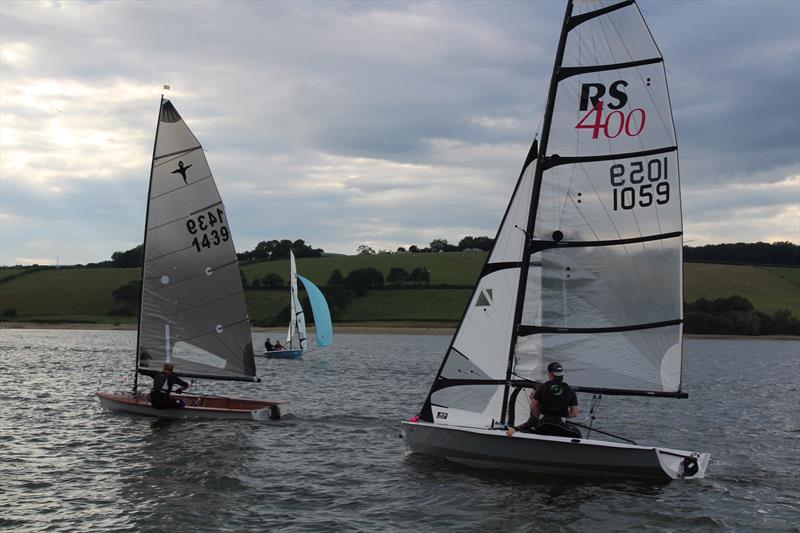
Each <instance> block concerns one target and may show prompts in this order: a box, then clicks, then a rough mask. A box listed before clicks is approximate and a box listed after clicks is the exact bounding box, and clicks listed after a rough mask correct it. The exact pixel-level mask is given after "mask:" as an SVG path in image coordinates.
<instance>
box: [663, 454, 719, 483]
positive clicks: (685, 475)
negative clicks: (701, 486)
mask: <svg viewBox="0 0 800 533" xmlns="http://www.w3.org/2000/svg"><path fill="white" fill-rule="evenodd" d="M655 452H656V457H658V462H659V463H660V464H661V468H662V469H663V470H664V472H665V473H666V474H667V475H668V476H669V477H670V478H671V479H702V478H704V477H706V468H708V462H709V461H710V460H711V454H710V453H707V452H687V451H683V450H671V449H666V448H655Z"/></svg>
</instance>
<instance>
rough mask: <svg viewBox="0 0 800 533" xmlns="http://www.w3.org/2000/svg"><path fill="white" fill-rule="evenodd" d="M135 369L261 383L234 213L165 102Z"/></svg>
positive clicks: (151, 200) (149, 213) (147, 234)
mask: <svg viewBox="0 0 800 533" xmlns="http://www.w3.org/2000/svg"><path fill="white" fill-rule="evenodd" d="M142 277H143V285H142V304H141V313H140V322H139V337H138V343H137V368H148V369H160V367H161V365H162V364H163V363H164V362H172V363H174V365H175V369H176V372H177V373H179V374H180V375H182V376H189V377H204V378H211V379H234V380H247V381H255V380H257V378H256V377H255V360H254V357H253V346H252V339H251V337H250V324H249V322H248V316H247V308H246V305H245V299H244V292H243V290H242V282H241V277H240V274H239V264H238V262H237V260H236V251H235V249H234V245H233V238H232V236H231V231H230V224H229V220H228V215H227V213H226V212H225V207H224V205H223V204H222V199H221V198H220V195H219V192H218V191H217V186H216V184H215V183H214V177H213V176H212V174H211V170H210V169H209V166H208V162H207V161H206V157H205V154H204V152H203V148H202V146H201V145H200V143H199V142H198V140H197V138H196V137H195V136H194V134H192V132H191V130H189V128H188V126H187V125H186V123H185V122H184V121H183V119H182V118H181V116H180V115H179V114H178V112H177V111H176V110H175V107H174V106H173V105H172V103H171V102H170V101H169V100H162V103H161V112H160V116H159V123H158V128H157V130H156V140H155V148H154V153H153V163H152V172H151V176H150V191H149V197H148V210H147V222H146V232H145V244H144V267H143V276H142Z"/></svg>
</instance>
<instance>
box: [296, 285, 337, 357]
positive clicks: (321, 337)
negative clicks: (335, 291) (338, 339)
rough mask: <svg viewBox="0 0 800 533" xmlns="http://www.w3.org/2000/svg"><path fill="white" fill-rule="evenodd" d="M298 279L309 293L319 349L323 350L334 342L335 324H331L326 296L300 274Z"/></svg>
mask: <svg viewBox="0 0 800 533" xmlns="http://www.w3.org/2000/svg"><path fill="white" fill-rule="evenodd" d="M297 277H298V279H300V281H302V282H303V286H304V287H305V288H306V292H307V293H308V299H309V301H310V302H311V312H312V313H313V314H314V328H315V329H316V330H317V348H322V347H323V346H327V345H329V344H331V343H332V342H333V324H332V323H331V312H330V310H329V309H328V302H327V301H326V300H325V295H324V294H322V291H321V290H319V289H318V288H317V286H316V285H314V284H313V283H311V282H310V281H309V280H307V279H306V278H304V277H303V276H301V275H299V274H298V275H297Z"/></svg>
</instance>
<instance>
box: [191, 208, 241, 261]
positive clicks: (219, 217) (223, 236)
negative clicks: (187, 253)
mask: <svg viewBox="0 0 800 533" xmlns="http://www.w3.org/2000/svg"><path fill="white" fill-rule="evenodd" d="M224 215H225V212H224V211H223V210H222V209H219V208H217V209H216V210H214V211H212V210H208V211H206V212H205V213H203V214H201V215H198V216H197V220H194V219H192V218H190V219H189V220H187V221H186V230H187V231H188V232H189V233H190V234H191V235H194V239H192V246H194V247H195V249H196V250H197V251H198V252H200V251H202V249H203V248H211V247H212V246H217V245H218V244H220V243H222V242H227V241H228V239H230V238H231V234H230V231H228V228H227V227H225V216H224Z"/></svg>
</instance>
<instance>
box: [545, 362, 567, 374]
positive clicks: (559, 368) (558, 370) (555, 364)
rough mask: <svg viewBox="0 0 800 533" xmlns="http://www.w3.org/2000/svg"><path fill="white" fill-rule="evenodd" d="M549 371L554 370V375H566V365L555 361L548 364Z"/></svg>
mask: <svg viewBox="0 0 800 533" xmlns="http://www.w3.org/2000/svg"><path fill="white" fill-rule="evenodd" d="M547 371H548V372H552V373H553V375H554V376H563V375H564V367H563V366H561V363H559V362H558V361H553V362H552V363H550V364H549V365H547Z"/></svg>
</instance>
